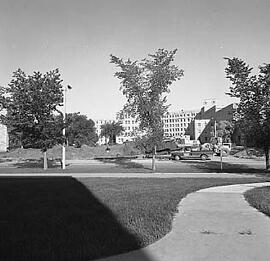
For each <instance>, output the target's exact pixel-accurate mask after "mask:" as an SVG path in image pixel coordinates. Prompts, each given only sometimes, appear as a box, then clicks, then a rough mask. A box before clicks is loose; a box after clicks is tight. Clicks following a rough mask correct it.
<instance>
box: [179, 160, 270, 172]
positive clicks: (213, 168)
mask: <svg viewBox="0 0 270 261" xmlns="http://www.w3.org/2000/svg"><path fill="white" fill-rule="evenodd" d="M183 162H184V163H186V164H190V165H192V166H193V167H195V168H197V169H198V170H200V171H205V172H209V173H213V172H217V173H219V172H226V173H239V174H241V173H245V174H246V173H250V174H264V175H265V174H270V173H269V171H266V170H264V169H258V168H251V167H248V166H247V165H244V164H238V163H237V164H233V163H228V162H223V163H222V169H223V170H222V171H221V170H220V162H218V161H195V160H185V161H184V160H183Z"/></svg>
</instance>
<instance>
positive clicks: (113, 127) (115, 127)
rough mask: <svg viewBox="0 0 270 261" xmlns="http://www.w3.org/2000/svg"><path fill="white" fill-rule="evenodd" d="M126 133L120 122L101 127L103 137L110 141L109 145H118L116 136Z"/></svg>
mask: <svg viewBox="0 0 270 261" xmlns="http://www.w3.org/2000/svg"><path fill="white" fill-rule="evenodd" d="M123 131H124V128H123V126H122V125H121V124H120V123H119V122H112V123H105V124H103V125H101V133H100V136H101V137H105V138H108V139H109V144H115V143H116V136H118V135H120V134H121V132H123Z"/></svg>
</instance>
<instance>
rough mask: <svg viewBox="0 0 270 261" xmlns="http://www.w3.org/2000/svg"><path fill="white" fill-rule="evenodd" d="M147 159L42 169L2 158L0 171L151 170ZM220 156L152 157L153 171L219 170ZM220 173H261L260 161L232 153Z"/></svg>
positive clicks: (76, 163) (71, 162) (73, 162)
mask: <svg viewBox="0 0 270 261" xmlns="http://www.w3.org/2000/svg"><path fill="white" fill-rule="evenodd" d="M151 166H152V161H151V159H135V160H103V161H101V160H67V166H66V170H64V171H63V170H61V167H60V164H59V163H58V164H57V165H53V166H49V169H48V170H47V171H46V172H44V171H43V169H42V162H41V161H39V162H37V161H33V160H31V161H30V160H29V161H26V160H25V161H11V160H9V161H3V162H1V163H0V173H2V174H15V173H59V174H60V173H66V174H67V173H70V174H71V173H141V175H145V174H146V173H149V174H150V173H153V171H152V170H151ZM220 166H221V164H220V158H219V157H213V159H212V160H207V161H201V160H180V161H174V160H168V159H167V160H156V173H182V174H183V173H220V172H221V170H220ZM222 167H223V170H222V172H223V173H239V174H260V173H263V175H265V174H267V173H265V170H264V168H265V163H264V161H258V160H252V159H250V160H247V159H238V158H234V157H232V156H230V157H224V158H223V164H222Z"/></svg>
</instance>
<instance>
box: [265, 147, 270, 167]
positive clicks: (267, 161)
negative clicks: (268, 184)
mask: <svg viewBox="0 0 270 261" xmlns="http://www.w3.org/2000/svg"><path fill="white" fill-rule="evenodd" d="M264 154H265V167H266V169H267V170H268V169H269V168H270V166H269V148H268V147H267V148H264Z"/></svg>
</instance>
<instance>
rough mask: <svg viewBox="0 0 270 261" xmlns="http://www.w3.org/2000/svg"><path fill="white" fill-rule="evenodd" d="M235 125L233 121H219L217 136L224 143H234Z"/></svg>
mask: <svg viewBox="0 0 270 261" xmlns="http://www.w3.org/2000/svg"><path fill="white" fill-rule="evenodd" d="M233 132H234V124H233V123H232V122H231V121H219V122H218V123H217V136H218V137H221V138H222V141H223V142H232V136H233Z"/></svg>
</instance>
